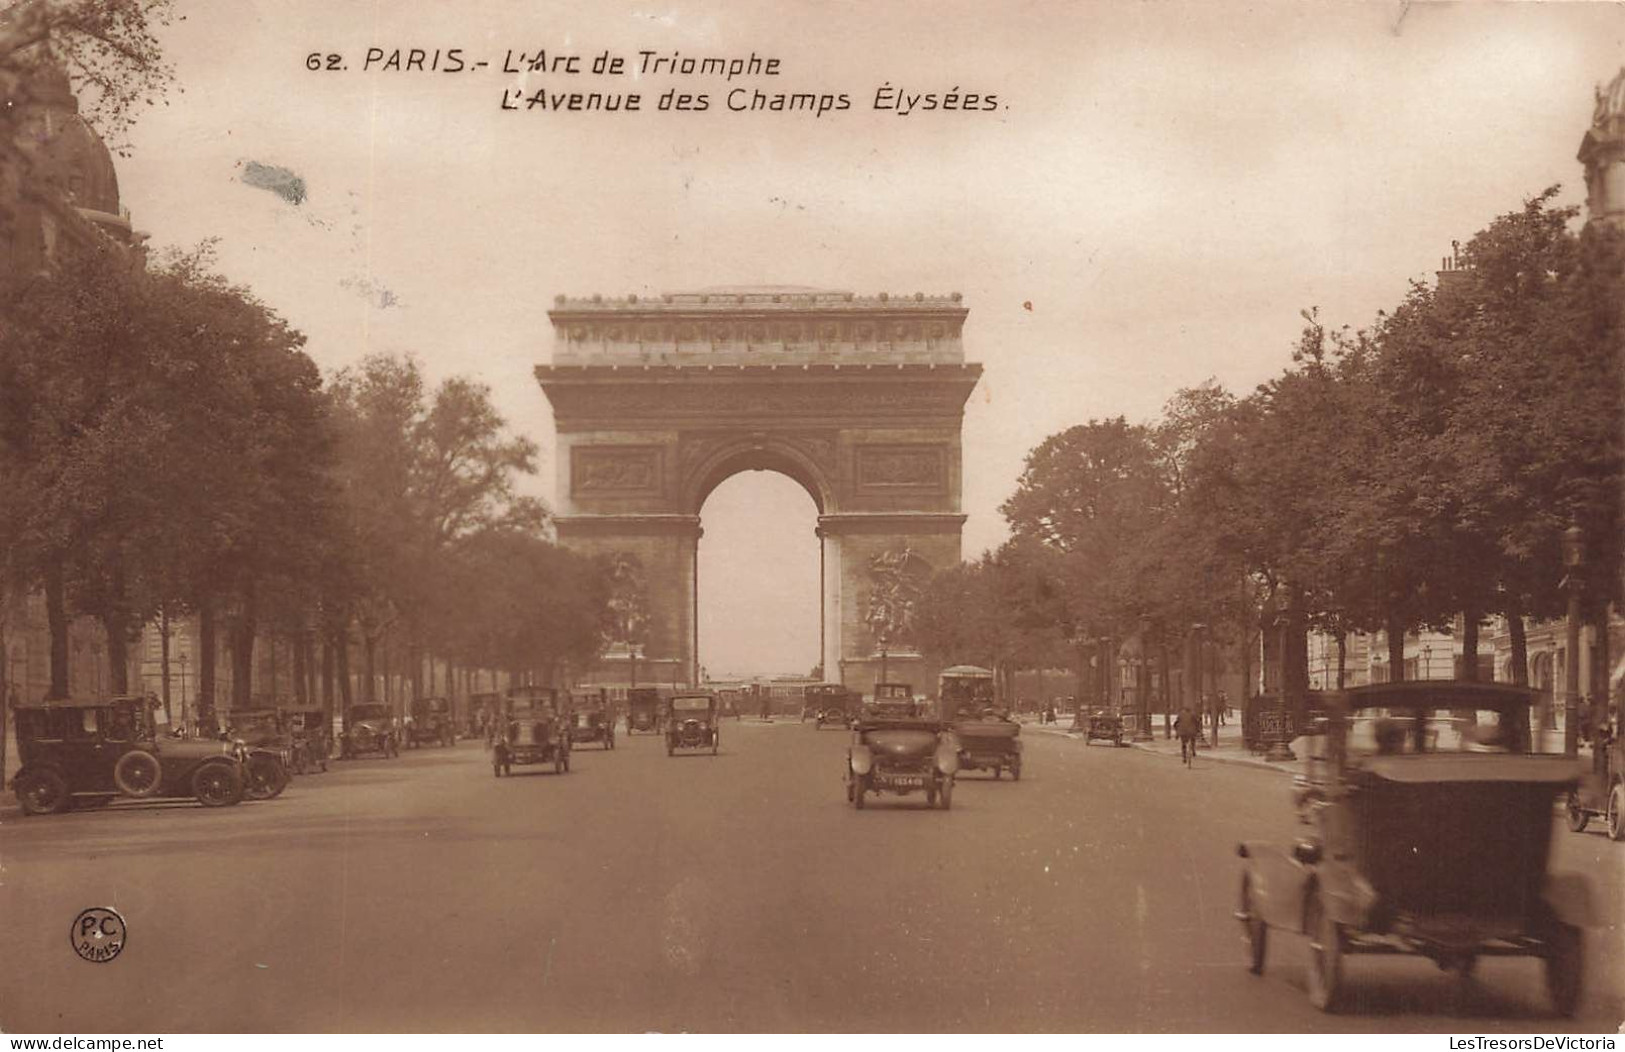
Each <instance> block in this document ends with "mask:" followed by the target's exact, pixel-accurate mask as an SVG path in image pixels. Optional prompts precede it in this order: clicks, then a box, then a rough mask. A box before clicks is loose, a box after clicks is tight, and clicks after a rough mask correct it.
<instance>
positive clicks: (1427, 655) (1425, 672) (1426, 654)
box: [1416, 643, 1433, 679]
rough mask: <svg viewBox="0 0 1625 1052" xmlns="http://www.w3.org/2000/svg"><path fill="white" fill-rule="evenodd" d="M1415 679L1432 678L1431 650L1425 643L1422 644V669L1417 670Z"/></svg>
mask: <svg viewBox="0 0 1625 1052" xmlns="http://www.w3.org/2000/svg"><path fill="white" fill-rule="evenodd" d="M1416 678H1417V679H1432V678H1433V648H1432V647H1431V646H1429V645H1428V644H1426V643H1423V644H1422V667H1421V668H1420V669H1418V670H1417V673H1416Z"/></svg>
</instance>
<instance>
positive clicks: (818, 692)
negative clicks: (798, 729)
mask: <svg viewBox="0 0 1625 1052" xmlns="http://www.w3.org/2000/svg"><path fill="white" fill-rule="evenodd" d="M862 702H863V698H862V697H861V696H860V695H857V694H854V693H853V692H852V691H850V690H847V689H846V688H845V687H843V686H841V685H840V684H838V683H814V684H812V685H810V686H808V687H807V688H806V689H805V690H804V691H803V692H802V708H801V719H802V721H803V722H805V721H806V720H807V719H808V718H809V717H810V718H811V719H813V720H815V721H816V726H817V728H818V729H819V730H823V729H824V728H825V727H826V726H829V727H849V726H851V724H852V721H853V720H854V719H855V718H856V717H857V715H858V711H859V709H860V707H861V705H862Z"/></svg>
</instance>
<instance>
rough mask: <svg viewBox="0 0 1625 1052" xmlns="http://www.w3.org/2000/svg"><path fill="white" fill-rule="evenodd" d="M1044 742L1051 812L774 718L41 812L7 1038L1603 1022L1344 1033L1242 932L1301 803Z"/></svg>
mask: <svg viewBox="0 0 1625 1052" xmlns="http://www.w3.org/2000/svg"><path fill="white" fill-rule="evenodd" d="M1027 741H1028V757H1027V764H1028V766H1027V771H1026V773H1025V776H1024V777H1023V779H1022V781H1021V782H1020V783H1015V784H1012V783H1010V782H1009V781H1000V782H993V781H991V780H983V779H981V778H980V777H972V778H967V779H965V780H963V781H962V782H961V784H960V787H959V791H958V792H957V793H956V795H955V797H954V808H953V810H952V811H950V812H940V811H926V810H924V809H923V808H922V807H921V806H920V805H918V804H916V803H914V802H913V801H914V800H917V799H918V797H914V798H910V799H909V801H908V802H902V800H901V798H893V797H888V798H885V800H884V801H883V802H881V803H880V804H877V805H873V806H871V807H870V808H869V809H868V810H866V811H864V812H861V813H857V812H854V811H852V810H851V809H850V808H849V807H848V806H846V804H845V802H844V798H843V794H842V791H841V785H840V781H839V777H838V776H839V769H840V764H841V756H842V751H843V749H844V746H845V743H846V735H845V734H843V733H837V732H833V731H824V732H822V733H820V732H817V731H815V730H813V729H812V727H811V726H803V725H799V724H772V725H766V726H763V725H756V724H751V723H744V724H728V725H726V726H725V728H724V737H723V750H722V754H721V755H720V756H717V757H714V758H713V757H711V756H710V755H696V756H688V757H684V756H679V757H678V758H670V759H669V758H667V756H666V755H665V750H664V748H663V747H662V746H661V744H660V742H659V740H658V739H656V738H652V737H635V738H632V739H631V740H627V739H626V738H624V737H622V738H621V739H619V744H620V746H621V747H620V748H619V749H617V750H615V751H614V752H609V753H601V752H598V751H597V750H596V749H593V748H584V749H581V750H579V751H577V752H576V754H575V764H574V770H573V771H572V772H571V773H569V774H566V775H563V776H555V775H553V774H551V773H537V774H528V775H524V776H516V777H513V778H511V779H495V778H493V777H492V776H491V772H490V768H489V766H488V760H487V754H486V753H484V752H483V751H482V750H481V748H480V747H479V746H478V745H477V744H474V743H464V744H462V745H459V746H458V747H456V748H454V749H425V750H422V751H419V752H409V753H407V754H406V755H404V756H403V757H402V758H401V759H399V760H389V761H385V760H362V761H356V762H351V763H346V764H339V765H337V766H336V767H335V769H334V772H333V773H330V774H327V775H318V776H312V777H309V778H302V779H298V780H296V781H295V783H294V785H293V787H292V788H291V789H290V790H289V791H288V792H287V793H286V794H285V795H284V796H283V797H281V798H280V799H278V800H274V801H269V802H265V803H245V804H243V805H242V806H240V807H237V808H228V809H224V810H219V811H209V810H204V809H202V808H199V807H196V806H191V805H157V806H132V805H116V806H115V807H114V808H111V809H108V810H105V811H100V812H86V813H73V814H68V815H62V816H53V817H45V818H30V819H19V818H18V817H17V812H16V811H15V809H14V808H10V807H9V805H8V809H7V810H6V811H4V812H0V954H3V955H4V963H3V964H0V1029H5V1030H8V1031H11V1032H19V1031H20V1032H30V1031H50V1032H64V1031H96V1030H106V1029H115V1030H122V1031H134V1032H146V1031H160V1032H172V1031H194V1030H211V1031H213V1030H224V1031H234V1030H247V1031H262V1030H269V1031H278V1030H295V1031H346V1030H359V1031H371V1030H407V1031H419V1030H426V1031H435V1030H455V1031H465V1030H472V1031H485V1030H503V1031H505V1030H526V1031H528V1030H543V1031H547V1030H589V1031H602V1030H612V1031H642V1030H668V1031H669V1030H697V1031H709V1030H722V1031H734V1030H766V1031H803V1030H812V1031H825V1030H882V1031H887V1030H911V1031H913V1030H919V1031H944V1030H945V1031H985V1030H999V1031H1004V1030H1014V1031H1073V1030H1101V1031H1233V1030H1242V1031H1252V1030H1291V1031H1297V1030H1322V1029H1331V1030H1350V1031H1391V1030H1433V1031H1451V1032H1456V1033H1460V1032H1484V1031H1498V1030H1542V1031H1549V1030H1552V1029H1569V1028H1570V1027H1569V1026H1567V1025H1561V1024H1563V1021H1559V1020H1555V1019H1551V1018H1549V1017H1548V1016H1547V1015H1546V1007H1545V1000H1544V995H1543V993H1542V986H1541V982H1540V974H1539V966H1538V964H1536V963H1535V962H1533V961H1528V960H1488V961H1485V962H1483V963H1482V964H1481V965H1480V969H1479V973H1478V976H1477V978H1476V979H1475V980H1474V981H1472V982H1471V983H1464V982H1461V981H1459V980H1457V979H1456V978H1454V977H1453V976H1450V975H1446V974H1445V973H1442V972H1439V971H1437V970H1436V969H1435V968H1434V967H1433V966H1432V965H1431V964H1429V963H1428V962H1426V961H1422V960H1410V959H1387V958H1381V959H1370V958H1367V959H1362V960H1359V961H1356V962H1354V963H1353V965H1352V966H1351V969H1350V978H1351V981H1352V982H1354V983H1355V984H1357V988H1358V990H1359V991H1360V993H1359V996H1358V1004H1357V1005H1356V1006H1355V1008H1354V1010H1353V1011H1351V1012H1349V1013H1348V1014H1344V1015H1338V1016H1331V1017H1328V1016H1323V1015H1321V1014H1319V1013H1318V1012H1315V1011H1314V1010H1312V1009H1311V1008H1310V1007H1309V1006H1308V1005H1307V1003H1306V1000H1305V996H1304V990H1303V983H1304V980H1303V972H1302V967H1301V957H1302V953H1303V949H1302V945H1301V940H1297V939H1289V938H1286V937H1280V938H1277V939H1276V940H1275V942H1274V943H1273V944H1272V947H1271V953H1272V956H1271V960H1270V962H1269V966H1268V970H1267V974H1266V975H1265V976H1264V977H1262V978H1255V977H1253V976H1250V975H1248V974H1246V972H1245V970H1244V969H1243V967H1242V964H1241V945H1240V940H1239V929H1238V926H1237V925H1236V923H1235V922H1234V921H1233V920H1232V918H1231V910H1232V909H1233V908H1234V895H1235V887H1236V876H1237V869H1236V865H1237V863H1236V859H1235V857H1234V846H1235V843H1236V841H1237V840H1238V839H1240V838H1242V837H1244V836H1246V837H1252V836H1278V835H1285V834H1288V833H1290V832H1291V831H1292V829H1293V826H1292V824H1291V814H1290V811H1289V807H1288V802H1287V780H1286V779H1285V778H1283V777H1282V776H1281V775H1280V774H1279V773H1277V772H1273V771H1260V770H1254V769H1249V768H1244V767H1233V766H1232V767H1225V766H1220V765H1218V764H1205V765H1199V766H1198V767H1197V769H1195V770H1190V771H1187V770H1185V769H1184V768H1182V767H1181V766H1180V765H1179V764H1178V763H1176V762H1171V761H1169V760H1168V759H1166V758H1164V757H1161V756H1155V755H1149V754H1146V753H1141V752H1136V751H1134V750H1129V749H1111V748H1107V747H1103V746H1099V745H1097V746H1094V747H1085V746H1083V745H1082V744H1080V743H1078V742H1076V741H1072V740H1069V739H1065V738H1062V737H1058V736H1054V735H1048V734H1042V733H1031V734H1029V735H1027ZM892 800H897V801H899V802H897V803H895V804H894V803H890V802H889V801H892ZM1620 848H1621V845H1617V844H1612V843H1609V842H1608V841H1606V840H1605V839H1603V838H1602V837H1600V836H1594V835H1584V836H1574V835H1571V834H1569V833H1567V832H1566V831H1564V832H1561V833H1560V834H1559V836H1558V842H1557V857H1558V861H1559V865H1560V866H1561V867H1566V868H1577V869H1583V870H1585V871H1588V872H1590V873H1591V874H1592V876H1593V879H1594V880H1595V882H1596V886H1597V890H1598V892H1599V894H1600V897H1601V898H1603V899H1604V900H1605V901H1607V900H1612V901H1610V902H1609V905H1610V906H1611V907H1612V915H1611V916H1610V917H1609V918H1608V919H1609V920H1610V921H1612V923H1613V927H1611V928H1605V929H1599V930H1597V931H1593V932H1592V933H1591V934H1590V942H1589V947H1588V948H1589V951H1590V958H1589V963H1588V976H1587V982H1588V992H1587V995H1586V998H1585V1001H1584V1003H1583V1005H1582V1011H1581V1015H1580V1018H1579V1019H1577V1020H1575V1021H1574V1023H1573V1027H1572V1028H1575V1029H1587V1030H1593V1031H1596V1030H1607V1031H1613V1030H1614V1029H1615V1028H1616V1026H1617V1025H1618V1022H1619V1020H1620V1019H1621V1017H1622V1015H1625V1008H1622V999H1621V996H1620V993H1619V991H1621V990H1625V965H1622V962H1621V957H1622V953H1621V942H1622V940H1621V931H1622V929H1621V928H1620V927H1619V917H1618V913H1619V902H1618V899H1619V889H1620V888H1621V887H1625V881H1622V879H1621V877H1622V860H1625V852H1621V850H1620ZM94 905H110V906H114V907H116V908H117V909H118V910H119V911H120V912H122V913H123V915H124V917H125V918H126V920H127V921H128V923H129V926H130V936H129V942H128V946H127V949H126V950H125V951H124V953H123V954H122V955H121V956H120V957H119V958H118V959H117V960H115V961H113V962H111V963H108V964H90V963H87V962H83V961H80V960H79V959H78V958H77V957H75V956H74V955H73V954H72V953H71V952H70V949H69V945H68V938H67V932H68V927H69V924H70V922H71V921H72V919H73V917H74V916H75V914H77V913H78V911H79V910H80V909H82V908H84V907H87V906H94Z"/></svg>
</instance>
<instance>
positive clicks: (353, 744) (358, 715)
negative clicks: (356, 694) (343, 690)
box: [339, 701, 401, 760]
mask: <svg viewBox="0 0 1625 1052" xmlns="http://www.w3.org/2000/svg"><path fill="white" fill-rule="evenodd" d="M367 752H376V753H378V754H379V755H380V756H383V757H385V758H388V757H392V756H399V755H400V754H401V738H400V731H399V730H398V729H397V728H396V726H395V716H394V714H393V713H391V712H390V711H389V706H388V705H386V704H384V703H383V702H380V701H374V702H362V703H360V704H357V705H351V706H350V710H349V712H347V713H346V714H345V720H344V731H343V732H342V733H341V734H340V735H339V758H340V759H342V760H353V759H355V758H356V757H357V756H360V755H361V754H362V753H367Z"/></svg>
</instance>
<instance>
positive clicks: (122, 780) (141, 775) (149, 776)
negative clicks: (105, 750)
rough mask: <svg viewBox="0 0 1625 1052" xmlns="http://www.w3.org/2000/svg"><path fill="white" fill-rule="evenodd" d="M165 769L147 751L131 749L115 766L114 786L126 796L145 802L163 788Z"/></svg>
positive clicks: (156, 758)
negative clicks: (144, 800)
mask: <svg viewBox="0 0 1625 1052" xmlns="http://www.w3.org/2000/svg"><path fill="white" fill-rule="evenodd" d="M163 783H164V769H163V767H162V766H161V765H160V764H159V763H158V757H156V756H154V755H153V754H152V753H150V752H148V751H147V750H145V749H131V750H130V751H129V752H127V753H125V754H124V755H123V756H120V757H119V758H118V762H117V763H115V764H113V784H114V785H116V786H118V791H119V792H121V793H123V794H124V795H125V796H133V797H135V798H136V799H137V800H143V799H145V798H147V797H149V796H152V795H153V794H155V793H156V792H158V790H159V789H160V788H161V787H162V786H163Z"/></svg>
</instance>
